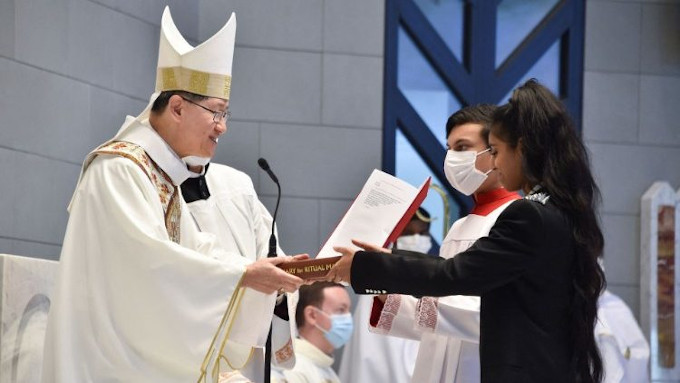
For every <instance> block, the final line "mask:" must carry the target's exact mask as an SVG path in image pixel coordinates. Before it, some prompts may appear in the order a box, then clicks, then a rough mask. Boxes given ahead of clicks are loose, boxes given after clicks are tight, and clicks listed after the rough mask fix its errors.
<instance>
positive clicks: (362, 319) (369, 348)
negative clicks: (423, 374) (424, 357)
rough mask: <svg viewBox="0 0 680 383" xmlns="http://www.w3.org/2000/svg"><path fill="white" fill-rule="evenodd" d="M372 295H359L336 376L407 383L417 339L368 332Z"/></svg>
mask: <svg viewBox="0 0 680 383" xmlns="http://www.w3.org/2000/svg"><path fill="white" fill-rule="evenodd" d="M372 306H373V296H372V295H359V299H358V301H357V304H356V308H355V309H354V323H356V326H354V332H353V333H352V338H351V339H350V340H349V342H347V344H346V345H345V347H344V349H343V352H342V360H341V362H340V369H339V370H338V375H339V376H340V381H342V382H343V383H354V382H357V383H358V382H390V383H409V382H410V381H411V376H412V375H413V368H414V367H415V364H416V356H417V355H418V346H419V345H420V342H419V341H418V340H414V339H405V338H398V337H395V336H384V335H381V334H374V333H373V332H371V331H369V329H368V326H366V324H367V323H369V320H370V315H371V307H372Z"/></svg>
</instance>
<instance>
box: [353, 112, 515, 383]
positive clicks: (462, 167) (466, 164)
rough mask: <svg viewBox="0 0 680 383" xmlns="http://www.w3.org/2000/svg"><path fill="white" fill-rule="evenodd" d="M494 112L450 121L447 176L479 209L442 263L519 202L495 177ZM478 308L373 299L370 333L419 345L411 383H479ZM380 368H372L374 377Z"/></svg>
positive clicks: (460, 227) (460, 225)
mask: <svg viewBox="0 0 680 383" xmlns="http://www.w3.org/2000/svg"><path fill="white" fill-rule="evenodd" d="M494 110H495V106H492V105H477V106H469V107H465V108H463V109H461V110H460V111H458V112H456V113H454V114H453V115H452V116H451V117H450V118H449V120H448V121H447V124H446V133H447V147H448V149H449V150H448V151H447V155H446V160H445V163H444V172H445V174H446V177H447V179H448V181H449V182H450V183H451V185H452V186H453V187H454V188H456V189H457V190H458V191H460V192H461V193H463V194H466V195H471V194H472V195H473V197H474V202H475V205H474V207H473V209H472V211H471V212H470V214H469V215H467V216H466V217H463V218H461V219H459V220H458V221H456V222H455V223H454V224H453V226H452V227H451V229H450V230H449V233H448V234H447V236H446V237H445V238H444V240H443V241H442V245H441V250H440V253H439V255H440V256H441V257H443V258H451V257H453V256H455V255H456V254H457V253H459V252H461V251H463V250H466V249H467V248H468V247H470V246H471V245H472V244H473V243H474V242H475V241H476V240H477V239H478V238H480V237H483V236H485V235H487V234H488V233H489V230H490V229H491V227H492V226H493V225H494V223H495V222H496V219H497V218H498V216H499V215H500V214H501V212H502V211H503V210H504V209H505V208H506V207H507V206H508V205H509V204H510V203H512V202H513V201H514V200H516V199H519V198H520V197H519V195H518V194H517V193H514V192H509V191H507V190H505V189H504V188H503V187H502V186H501V184H500V182H499V180H498V177H497V176H496V173H495V172H493V160H492V157H491V155H490V154H489V146H488V135H489V128H490V124H491V121H492V114H493V112H494ZM479 306H480V299H479V297H470V296H449V297H443V298H431V297H423V298H421V299H417V298H414V297H411V296H404V295H397V294H390V295H387V296H380V297H376V298H374V302H373V312H372V314H371V321H370V327H369V330H370V331H372V332H375V333H379V334H386V335H391V336H397V337H402V338H407V339H416V340H420V348H419V350H418V356H417V359H416V363H415V368H414V371H413V376H412V378H411V381H412V382H418V383H429V382H431V383H450V382H456V383H462V382H464V383H477V382H479V381H480V367H479V345H478V342H479ZM382 368H383V367H376V368H374V370H375V371H377V372H376V374H377V373H378V372H379V371H381V370H382ZM356 382H359V380H357V381H356Z"/></svg>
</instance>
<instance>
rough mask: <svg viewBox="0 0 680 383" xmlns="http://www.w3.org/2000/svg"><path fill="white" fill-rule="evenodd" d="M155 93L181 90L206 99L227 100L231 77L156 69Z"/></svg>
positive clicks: (180, 69) (172, 68)
mask: <svg viewBox="0 0 680 383" xmlns="http://www.w3.org/2000/svg"><path fill="white" fill-rule="evenodd" d="M156 73H157V74H156V84H158V85H157V87H156V91H159V92H163V91H169V90H183V91H186V92H190V93H196V94H200V95H203V96H208V97H218V98H223V99H226V100H228V99H229V93H230V92H231V76H229V75H223V74H216V73H208V72H201V71H198V70H193V69H187V68H182V67H170V68H158V71H157V72H156Z"/></svg>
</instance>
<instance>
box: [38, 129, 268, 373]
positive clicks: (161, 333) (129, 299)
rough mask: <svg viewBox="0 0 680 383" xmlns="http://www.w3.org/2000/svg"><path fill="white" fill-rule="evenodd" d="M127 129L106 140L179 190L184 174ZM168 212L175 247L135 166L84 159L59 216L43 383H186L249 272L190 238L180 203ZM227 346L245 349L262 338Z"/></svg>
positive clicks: (201, 239)
mask: <svg viewBox="0 0 680 383" xmlns="http://www.w3.org/2000/svg"><path fill="white" fill-rule="evenodd" d="M128 122H129V123H130V125H132V126H131V127H128V129H127V130H126V133H125V134H124V135H122V137H117V140H120V141H128V142H132V143H135V144H137V145H140V146H142V147H143V148H144V149H145V151H146V153H147V154H148V155H149V156H150V157H151V159H152V160H153V161H154V163H155V164H157V165H158V167H159V168H161V169H162V170H163V171H164V172H165V173H166V174H167V175H168V176H169V177H170V179H171V180H172V183H173V184H174V185H175V186H176V185H179V184H181V182H183V180H184V179H186V176H188V171H187V170H186V165H185V164H184V163H183V162H182V161H181V160H180V159H179V158H178V157H177V156H176V155H175V154H174V152H172V151H171V150H170V149H169V148H168V147H167V145H166V144H165V143H164V142H163V141H162V139H160V137H159V136H158V135H157V134H156V133H155V131H153V129H151V128H150V127H149V126H148V122H146V121H143V122H138V121H136V120H134V121H133V120H130V119H129V120H128ZM180 211H181V214H180V220H179V223H178V225H179V231H180V233H181V235H180V236H179V243H176V242H173V241H172V239H171V238H170V236H169V234H168V230H167V228H166V222H165V218H166V217H165V211H164V206H163V204H162V202H161V199H160V198H159V193H158V189H157V188H156V186H155V185H154V184H153V183H152V182H151V180H150V178H149V176H148V175H147V174H146V173H145V172H144V170H142V168H141V167H140V166H138V164H136V163H135V162H134V161H132V160H131V159H129V158H125V157H122V156H117V155H99V156H96V157H95V158H94V159H92V158H91V157H89V158H88V160H87V161H86V163H85V166H84V168H83V172H82V173H81V178H80V181H79V183H78V186H77V188H76V191H75V193H74V196H73V199H72V201H71V205H70V216H69V222H68V225H67V228H66V234H65V237H64V242H63V247H62V253H61V259H60V271H59V276H58V278H57V283H56V286H55V291H54V295H53V301H52V305H51V310H50V313H49V320H48V328H47V334H46V341H45V354H44V366H43V382H45V383H47V382H58V383H73V382H79V383H81V382H83V383H87V382H97V383H100V382H126V383H128V382H164V383H165V382H177V383H179V382H182V383H186V382H195V381H197V380H198V378H199V376H200V374H201V367H202V364H203V361H204V358H205V356H206V352H207V351H208V349H209V346H210V345H211V341H212V340H213V336H214V334H215V331H216V329H217V328H218V326H219V325H220V323H221V320H222V317H223V314H224V313H225V311H226V310H227V308H228V307H229V308H231V310H230V313H231V315H230V318H233V317H235V315H236V314H237V313H238V311H239V309H242V306H243V302H242V299H241V298H242V297H243V295H244V294H243V290H245V289H242V288H240V282H241V278H242V276H243V273H244V271H245V266H246V265H247V264H248V263H249V262H251V261H250V260H249V259H247V258H246V257H241V256H240V254H234V253H230V252H229V251H227V250H225V249H222V248H220V247H219V246H218V245H217V244H216V243H215V241H214V236H211V235H207V234H204V233H201V232H199V231H198V230H197V229H196V225H195V224H194V223H193V222H192V218H191V214H190V213H189V211H188V210H187V207H186V204H185V203H184V201H180ZM235 260H236V261H235ZM270 318H271V313H270V315H269V319H270ZM263 320H268V319H267V318H264V319H263ZM228 330H230V331H227V332H226V335H227V336H231V335H233V334H235V333H234V331H233V326H232V327H231V328H228ZM238 335H239V336H240V339H239V341H241V342H243V344H245V345H248V344H249V343H250V345H252V346H257V345H259V341H260V339H261V338H262V336H261V335H260V334H249V333H243V334H238ZM217 343H218V344H219V343H221V339H219V340H218V342H217ZM245 359H247V358H245ZM220 362H221V364H222V365H223V364H225V362H226V361H225V359H224V358H220ZM238 362H239V361H234V364H238ZM236 367H238V366H236ZM211 368H212V366H208V367H207V370H209V371H208V379H207V381H212V377H213V376H212V375H211V371H210V370H211Z"/></svg>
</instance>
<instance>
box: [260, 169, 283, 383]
mask: <svg viewBox="0 0 680 383" xmlns="http://www.w3.org/2000/svg"><path fill="white" fill-rule="evenodd" d="M257 164H258V165H260V168H261V169H262V170H264V171H265V172H267V174H269V177H270V178H271V179H272V181H274V183H275V184H276V187H277V188H278V193H277V196H276V208H275V209H274V217H273V218H272V234H271V236H270V237H269V253H267V257H270V258H273V257H276V234H275V233H274V227H275V226H274V225H275V224H276V214H277V213H278V212H279V202H281V184H279V179H278V178H276V175H275V174H274V172H273V171H272V170H271V168H270V167H269V163H267V160H265V159H264V158H260V159H259V160H257ZM275 311H276V310H275ZM271 368H272V327H271V325H270V326H269V335H268V336H267V344H266V345H265V350H264V382H265V383H270V382H271Z"/></svg>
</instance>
